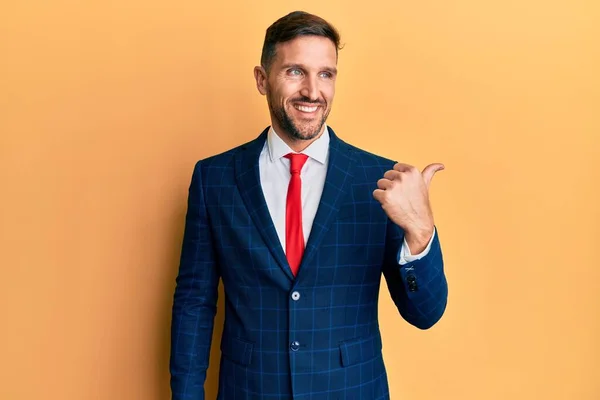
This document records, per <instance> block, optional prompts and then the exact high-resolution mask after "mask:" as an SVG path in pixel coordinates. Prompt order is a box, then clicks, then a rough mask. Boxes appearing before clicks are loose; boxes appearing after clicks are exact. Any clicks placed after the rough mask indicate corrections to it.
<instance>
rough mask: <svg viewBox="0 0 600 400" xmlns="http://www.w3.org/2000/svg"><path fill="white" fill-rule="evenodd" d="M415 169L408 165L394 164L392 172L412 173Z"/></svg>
mask: <svg viewBox="0 0 600 400" xmlns="http://www.w3.org/2000/svg"><path fill="white" fill-rule="evenodd" d="M415 169H416V168H415V167H414V166H412V165H410V164H403V163H396V164H394V170H396V171H400V172H412V171H414V170H415Z"/></svg>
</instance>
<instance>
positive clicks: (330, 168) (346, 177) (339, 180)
mask: <svg viewBox="0 0 600 400" xmlns="http://www.w3.org/2000/svg"><path fill="white" fill-rule="evenodd" d="M328 129H329V134H330V142H329V161H328V164H327V176H326V178H325V186H324V187H323V194H322V195H321V200H320V202H319V208H318V209H317V214H316V215H315V220H314V222H313V225H312V228H311V231H310V237H309V238H308V242H307V243H306V248H305V250H304V255H303V257H302V262H301V264H300V269H299V274H301V273H302V269H303V268H306V267H305V266H306V265H308V264H309V263H310V262H311V260H312V258H313V257H314V255H315V253H316V251H317V250H318V248H319V245H320V244H321V242H322V240H323V237H324V236H325V233H327V231H328V230H329V228H330V227H331V225H332V224H333V222H334V221H335V218H336V217H337V214H338V211H339V210H340V206H341V205H342V202H343V200H344V198H347V194H348V193H349V192H350V183H351V182H352V178H353V174H354V171H353V168H352V167H353V165H355V162H354V158H353V156H352V152H351V151H350V147H349V146H348V145H347V144H346V143H344V142H343V141H341V140H340V139H339V138H338V137H337V136H336V134H335V132H334V131H333V129H331V127H329V128H328Z"/></svg>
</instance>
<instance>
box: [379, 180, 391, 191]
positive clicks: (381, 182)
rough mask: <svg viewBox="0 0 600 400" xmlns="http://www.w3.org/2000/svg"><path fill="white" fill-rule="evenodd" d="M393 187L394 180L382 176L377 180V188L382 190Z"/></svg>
mask: <svg viewBox="0 0 600 400" xmlns="http://www.w3.org/2000/svg"><path fill="white" fill-rule="evenodd" d="M390 187H392V181H390V180H389V179H385V178H381V179H380V180H378V181H377V188H378V189H381V190H386V189H389V188H390Z"/></svg>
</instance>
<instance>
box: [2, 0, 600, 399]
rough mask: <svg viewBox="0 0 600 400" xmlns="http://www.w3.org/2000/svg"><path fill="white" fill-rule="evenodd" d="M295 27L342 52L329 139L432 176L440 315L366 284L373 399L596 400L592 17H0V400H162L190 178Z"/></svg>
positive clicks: (152, 5)
mask: <svg viewBox="0 0 600 400" xmlns="http://www.w3.org/2000/svg"><path fill="white" fill-rule="evenodd" d="M297 8H301V9H303V10H306V11H309V12H313V13H316V14H319V15H321V16H323V17H325V18H326V19H328V20H330V21H331V22H332V23H333V24H335V25H336V26H337V27H338V28H339V30H340V32H341V34H342V42H343V43H344V48H343V50H342V51H341V52H340V58H339V65H338V67H339V70H340V74H339V77H338V83H337V93H336V98H335V101H334V103H333V111H332V113H331V116H330V120H329V123H330V125H331V126H332V127H333V128H334V129H335V130H336V132H337V133H338V134H339V135H340V136H341V137H342V138H343V139H345V140H347V141H349V142H351V143H353V144H355V145H357V146H359V147H362V148H363V149H365V150H368V151H372V152H375V153H378V154H381V155H383V156H386V157H390V158H394V159H398V160H401V161H402V162H406V163H409V164H413V165H416V166H418V167H419V168H423V167H425V165H427V164H429V163H431V162H443V163H444V164H445V165H446V170H445V171H442V172H440V173H438V174H437V175H436V176H435V178H434V180H433V183H432V187H431V199H432V203H433V207H434V213H435V218H436V224H437V226H438V229H439V235H440V238H441V241H442V247H443V250H444V256H445V261H446V272H447V277H448V281H449V285H450V286H449V288H450V294H449V304H448V308H447V311H446V314H445V315H444V317H443V318H442V320H441V321H440V322H439V323H438V324H437V325H436V326H435V327H434V328H432V329H431V330H428V331H419V330H418V329H416V328H413V327H411V326H409V325H408V324H407V323H406V322H404V321H403V320H402V319H401V318H400V317H399V315H398V313H397V311H396V309H395V308H394V306H393V304H392V302H391V300H390V297H389V295H388V292H387V288H386V287H385V283H384V284H383V285H382V295H381V300H380V319H381V329H382V332H383V340H384V358H385V360H386V363H387V366H388V374H389V379H390V386H391V393H392V399H394V400H396V399H398V400H401V399H405V400H438V399H445V400H446V399H447V400H454V399H457V400H458V399H460V400H482V399H484V400H505V399H512V400H521V399H523V400H525V399H544V400H559V399H560V400H597V399H599V398H600V344H599V343H600V340H599V338H600V262H599V261H600V255H599V251H598V248H599V243H598V242H599V240H600V229H599V222H600V213H599V211H598V204H599V203H600V192H599V189H598V186H599V183H600V168H599V166H598V159H599V156H600V117H599V114H600V78H599V73H598V72H599V71H600V54H599V53H600V28H599V26H600V25H598V20H599V18H600V12H599V11H600V6H599V3H598V2H597V1H595V0H588V1H586V0H562V1H541V0H529V1H523V0H518V1H517V0H502V1H500V0H490V1H477V0H456V1H441V0H440V1H408V0H389V1H370V2H366V3H365V2H363V3H350V2H347V1H328V2H323V1H312V0H307V1H304V2H301V3H298V2H291V1H273V0H269V1H252V2H250V1H241V0H238V1H225V2H204V1H174V0H172V1H166V0H145V1H140V0H119V1H74V0H73V1H62V0H56V1H52V2H42V1H34V0H19V1H2V3H1V5H0V247H1V248H0V271H1V275H0V321H1V322H0V398H1V399H3V400H34V399H36V400H37V399H44V400H82V399H84V400H87V399H90V400H92V399H93V400H95V399H99V400H138V399H139V400H166V399H169V397H170V395H169V393H170V392H169V374H168V359H169V351H170V343H169V340H170V320H171V304H172V303H171V302H172V295H173V289H174V285H175V276H176V274H177V268H178V260H179V254H180V246H181V240H182V234H183V223H184V215H185V212H186V200H187V190H188V186H189V182H190V178H191V173H192V169H193V166H194V163H195V162H196V161H197V160H198V159H201V158H203V157H207V156H210V155H212V154H215V153H218V152H221V151H225V150H227V149H229V148H231V147H233V146H236V145H238V144H241V143H242V142H245V141H248V140H250V139H253V138H254V137H256V136H257V135H258V134H259V133H260V131H261V130H262V129H264V128H265V127H266V126H267V125H268V123H269V119H268V112H267V106H266V100H265V98H264V97H262V96H260V95H259V94H258V92H257V90H256V87H255V83H254V80H253V75H252V69H253V67H254V66H255V65H257V64H258V62H259V59H260V51H261V46H262V41H263V39H264V33H265V29H266V28H267V26H268V25H270V24H271V23H272V22H273V21H275V20H276V19H277V18H279V17H280V16H282V15H284V14H287V13H288V12H290V11H293V10H295V9H297ZM375 185H376V182H373V186H374V187H375ZM221 304H222V299H221V300H220V303H219V305H221ZM221 311H222V310H219V313H218V315H217V318H216V327H217V328H216V329H215V335H214V338H215V340H214V345H213V351H212V355H211V367H210V371H209V374H208V383H207V394H208V396H207V398H208V399H211V398H212V399H214V398H215V394H216V379H217V375H218V357H219V351H218V345H219V338H220V334H221V329H220V326H221V324H222V321H223V314H222V312H221ZM365 400H368V399H365Z"/></svg>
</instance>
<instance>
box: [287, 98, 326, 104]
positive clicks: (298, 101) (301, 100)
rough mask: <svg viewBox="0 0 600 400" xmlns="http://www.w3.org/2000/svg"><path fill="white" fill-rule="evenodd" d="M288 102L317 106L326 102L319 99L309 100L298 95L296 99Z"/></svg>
mask: <svg viewBox="0 0 600 400" xmlns="http://www.w3.org/2000/svg"><path fill="white" fill-rule="evenodd" d="M290 103H306V104H314V105H318V106H325V105H326V103H325V102H324V101H321V100H311V99H309V98H308V97H298V98H296V99H292V100H290Z"/></svg>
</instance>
